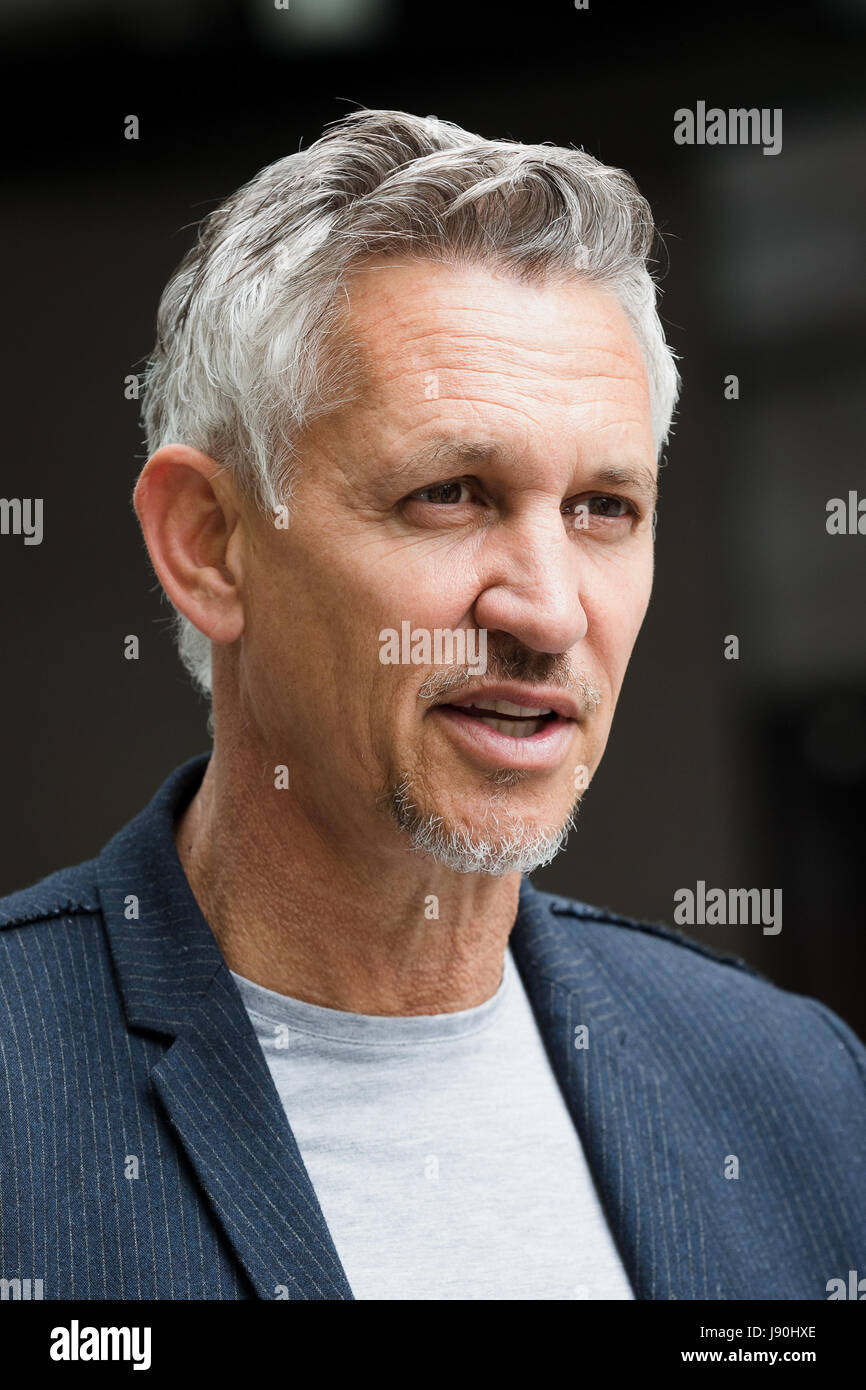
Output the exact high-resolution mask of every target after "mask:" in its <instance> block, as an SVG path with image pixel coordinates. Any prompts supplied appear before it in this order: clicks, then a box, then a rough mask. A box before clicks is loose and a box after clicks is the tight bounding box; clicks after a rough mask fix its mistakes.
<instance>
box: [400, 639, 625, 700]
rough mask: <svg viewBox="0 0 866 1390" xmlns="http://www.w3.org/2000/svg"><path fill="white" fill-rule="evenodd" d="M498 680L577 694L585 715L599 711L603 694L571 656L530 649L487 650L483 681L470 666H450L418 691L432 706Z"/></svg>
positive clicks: (436, 674) (419, 696)
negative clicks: (446, 697)
mask: <svg viewBox="0 0 866 1390" xmlns="http://www.w3.org/2000/svg"><path fill="white" fill-rule="evenodd" d="M495 681H521V682H523V683H524V684H526V685H538V686H548V687H550V686H553V687H555V688H557V689H559V690H562V691H564V692H567V693H568V694H570V695H573V696H574V697H575V699H576V700H577V702H578V705H579V706H580V709H581V711H582V712H583V713H585V714H590V713H592V712H593V711H594V710H596V709H598V706H599V705H600V704H601V698H602V692H601V690H600V689H599V688H598V686H597V685H596V684H595V682H594V681H592V680H591V679H590V678H589V676H587V675H586V673H585V672H583V671H580V670H578V669H577V668H576V667H575V666H574V663H573V662H572V661H571V660H570V659H569V658H568V657H567V656H564V655H562V654H560V653H555V652H534V651H532V650H531V649H530V648H528V647H511V648H509V649H502V648H495V649H492V650H491V647H490V645H489V643H488V648H487V670H486V673H485V675H484V678H483V680H479V679H478V676H477V673H476V672H475V671H473V670H472V668H471V667H469V666H449V667H447V668H446V669H445V670H437V671H432V672H431V673H430V675H429V676H428V677H427V679H426V680H425V681H424V683H423V685H422V686H421V688H420V689H419V691H418V698H419V699H420V700H425V701H427V702H428V703H433V702H435V701H437V700H441V699H442V698H443V697H444V696H445V695H463V694H464V693H469V692H471V691H472V690H476V689H481V688H482V687H483V686H484V685H485V684H492V683H493V682H495Z"/></svg>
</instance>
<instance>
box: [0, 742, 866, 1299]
mask: <svg viewBox="0 0 866 1390" xmlns="http://www.w3.org/2000/svg"><path fill="white" fill-rule="evenodd" d="M206 761H207V758H206V756H204V757H200V758H197V759H193V760H192V761H191V762H189V763H187V764H186V765H185V766H183V767H182V768H179V769H178V770H177V771H176V772H174V773H173V774H172V776H171V777H170V778H169V779H168V781H167V782H166V783H165V784H164V785H163V787H162V788H161V789H160V791H159V792H158V794H157V795H156V797H155V798H154V800H153V801H152V802H151V803H150V805H149V806H148V807H147V808H146V809H145V810H144V811H143V812H142V813H141V814H140V815H139V816H137V817H136V819H135V820H133V821H132V822H131V823H130V824H129V825H128V826H126V828H125V829H123V830H122V831H120V833H119V834H118V835H117V836H115V838H114V839H113V840H111V842H110V843H109V844H108V845H107V847H106V848H105V849H104V850H103V852H102V853H101V854H100V855H99V857H98V858H97V859H95V860H93V861H92V862H90V863H86V864H81V865H78V866H77V867H75V868H71V869H66V870H63V871H61V872H60V873H56V874H52V875H51V876H50V877H49V878H46V879H44V880H43V881H42V882H41V883H38V884H36V885H35V886H34V887H32V888H28V889H25V890H24V891H23V892H20V893H15V894H13V895H12V896H11V897H8V898H5V899H4V900H2V902H0V1279H5V1280H15V1279H21V1280H27V1279H29V1280H31V1281H34V1280H42V1286H41V1287H42V1296H43V1297H44V1298H46V1299H55V1298H72V1299H100V1298H118V1299H239V1298H267V1299H273V1298H291V1299H351V1298H352V1297H353V1294H352V1290H351V1288H350V1286H349V1283H348V1281H347V1278H346V1275H345V1272H344V1270H343V1268H342V1266H341V1263H340V1260H339V1257H338V1255H337V1252H336V1249H335V1247H334V1243H333V1241H332V1239H331V1235H330V1232H329V1230H328V1227H327V1225H326V1223H325V1220H324V1217H323V1215H322V1212H321V1209H320V1207H319V1203H318V1200H317V1198H316V1193H315V1191H314V1190H313V1187H312V1184H311V1182H310V1178H309V1176H308V1174H307V1171H306V1169H305V1167H304V1164H303V1161H302V1159H301V1156H300V1153H299V1150H298V1146H297V1144H296V1142H295V1139H294V1136H293V1134H292V1131H291V1129H290V1127H289V1124H288V1122H287V1120H286V1117H285V1114H284V1112H283V1109H282V1106H281V1104H280V1101H279V1098H278V1096H277V1092H276V1089H275V1087H274V1085H273V1082H272V1080H271V1077H270V1073H269V1071H268V1068H267V1065H266V1063H265V1060H264V1056H263V1054H262V1052H261V1049H260V1047H259V1044H258V1042H257V1040H256V1037H255V1033H254V1031H253V1028H252V1025H251V1024H250V1022H249V1020H248V1018H247V1015H246V1013H245V1011H244V1007H243V1004H242V1002H241V999H240V995H239V994H238V991H237V989H236V987H235V985H234V982H233V980H232V978H231V974H230V972H229V970H228V968H227V966H226V964H225V962H224V960H223V957H222V955H221V953H220V951H219V948H218V946H217V944H216V941H215V938H214V936H213V934H212V932H211V930H210V928H209V926H208V925H207V923H206V921H205V920H204V918H203V917H202V915H201V913H200V911H199V908H198V906H197V904H196V901H195V898H194V897H193V894H192V891H191V889H190V887H189V884H188V882H187V880H186V877H185V875H184V873H183V870H182V868H181V864H180V861H179V859H178V856H177V853H176V851H175V847H174V840H173V834H172V825H173V820H174V817H175V814H176V813H177V811H178V809H179V808H180V807H181V806H182V805H183V804H185V802H186V801H187V800H188V799H189V798H190V797H191V796H192V794H193V793H194V791H195V789H196V787H197V785H198V782H199V780H200V778H201V776H202V774H203V771H204V767H205V764H206ZM136 905H137V912H138V916H137V917H136V916H135V912H136ZM511 942H512V949H513V952H514V957H515V960H516V962H517V966H518V969H519V970H520V973H521V977H522V979H523V981H524V984H525V987H526V990H527V993H528V995H529V999H530V1002H531V1004H532V1008H533V1010H534V1013H535V1017H536V1019H537V1021H538V1026H539V1028H540V1030H541V1033H542V1036H543V1038H544V1041H545V1044H546V1047H547V1050H548V1053H549V1056H550V1060H551V1064H552V1066H553V1068H554V1071H555V1073H556V1075H557V1077H558V1079H559V1083H560V1085H561V1087H562V1090H563V1093H564V1096H565V1099H566V1101H567V1104H568V1107H569V1110H570V1113H571V1115H572V1118H573V1120H574V1124H575V1126H576V1128H577V1130H578V1132H579V1134H580V1138H581V1140H582V1142H583V1145H584V1148H585V1151H586V1155H587V1160H588V1162H589V1165H590V1168H591V1171H592V1174H593V1177H594V1180H595V1183H596V1185H597V1188H598V1192H599V1196H600V1198H601V1201H602V1204H603V1206H604V1209H605V1211H606V1213H607V1218H608V1221H609V1223H610V1227H611V1230H612V1233H613V1235H614V1238H615V1240H616V1243H617V1246H618V1248H619V1251H620V1255H621V1257H622V1260H623V1262H624V1265H625V1268H626V1271H627V1273H628V1275H629V1278H630V1279H631V1282H632V1286H633V1288H634V1290H635V1294H636V1296H637V1297H638V1298H640V1299H753V1298H771V1299H796V1298H804V1299H824V1298H826V1297H827V1291H826V1286H827V1282H828V1280H830V1279H834V1278H840V1277H841V1278H843V1279H847V1275H848V1271H849V1270H851V1269H856V1270H858V1271H859V1273H860V1275H861V1276H862V1275H866V1157H864V1136H866V1089H864V1087H866V1049H864V1047H863V1045H862V1044H861V1043H860V1041H859V1040H858V1039H857V1037H856V1036H855V1035H854V1033H853V1032H852V1031H851V1030H850V1029H849V1028H848V1027H847V1026H846V1025H845V1024H844V1023H843V1022H842V1021H841V1020H840V1019H839V1018H838V1017H837V1016H836V1015H834V1014H833V1013H831V1012H830V1010H829V1009H827V1008H825V1007H824V1006H823V1005H821V1004H819V1003H817V1002H816V1001H815V1000H812V999H807V998H804V997H801V996H798V995H793V994H790V993H787V992H785V991H782V990H780V989H777V988H775V987H774V986H773V985H771V984H770V983H769V982H768V981H766V980H764V979H763V978H762V977H761V976H759V975H757V974H756V973H755V972H754V971H752V970H750V969H749V968H748V967H747V966H745V965H744V964H743V963H742V962H739V961H737V960H735V959H734V958H733V957H723V956H720V955H718V954H717V953H714V952H711V951H709V950H706V949H704V948H703V947H701V946H699V945H696V944H694V943H692V942H690V941H688V940H687V939H686V938H684V937H680V936H679V935H678V934H677V933H674V932H670V931H668V930H667V929H666V928H664V927H659V926H655V925H652V924H648V923H641V922H635V921H631V920H628V919H624V918H621V917H616V916H612V915H611V914H609V913H607V912H604V911H600V910H599V909H597V908H593V907H587V906H585V905H584V904H581V903H576V902H571V901H569V900H566V899H564V898H557V897H552V896H549V895H547V894H544V893H540V892H538V891H537V890H536V889H534V888H533V887H532V886H531V884H530V883H529V881H528V880H526V879H524V881H523V883H522V885H521V893H520V907H519V913H518V917H517V921H516V923H515V926H514V929H513V933H512V938H511ZM580 1024H587V1025H588V1027H589V1046H588V1048H586V1049H577V1048H576V1047H575V1045H574V1043H575V1029H576V1028H577V1027H578V1026H579V1025H580ZM732 1157H735V1158H736V1159H737V1160H738V1162H739V1176H738V1177H736V1178H733V1177H730V1176H726V1166H727V1169H728V1171H729V1172H730V1171H731V1169H732V1168H733V1164H732V1162H731V1160H732ZM382 1219H383V1220H387V1219H388V1214H387V1212H383V1213H382ZM418 1258H419V1259H423V1258H424V1256H423V1251H419V1256H418ZM10 1287H11V1288H12V1291H13V1294H14V1290H15V1286H14V1285H12V1286H8V1285H7V1286H6V1288H7V1290H8V1289H9V1288H10ZM30 1287H31V1288H35V1287H36V1286H35V1285H33V1284H32V1283H31V1286H30ZM31 1296H33V1295H32V1294H31Z"/></svg>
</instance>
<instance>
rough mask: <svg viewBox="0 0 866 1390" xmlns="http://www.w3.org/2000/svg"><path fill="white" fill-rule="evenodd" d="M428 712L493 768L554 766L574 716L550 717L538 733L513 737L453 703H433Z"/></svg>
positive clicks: (563, 752) (562, 752) (568, 741)
mask: <svg viewBox="0 0 866 1390" xmlns="http://www.w3.org/2000/svg"><path fill="white" fill-rule="evenodd" d="M430 713H431V714H432V715H434V716H437V717H438V719H439V720H440V722H441V723H442V725H443V727H444V728H446V729H447V730H448V732H449V734H450V735H451V737H452V738H454V739H456V740H457V741H458V742H459V743H460V744H461V746H462V747H463V748H465V749H466V750H467V751H469V752H470V753H474V754H475V756H476V757H478V758H480V759H481V760H482V761H483V762H486V763H491V764H495V766H496V767H525V768H550V767H556V766H557V765H558V764H559V763H561V762H562V760H563V758H564V757H565V755H566V753H567V752H568V749H569V746H570V744H571V741H572V737H573V735H574V730H575V726H576V721H575V720H574V719H559V718H557V719H551V720H550V721H549V722H548V723H547V724H543V725H542V727H541V728H540V729H539V730H538V733H535V734H529V735H527V737H526V738H514V737H513V735H511V734H501V733H500V732H499V731H498V729H491V727H490V725H489V724H485V723H483V722H482V720H480V719H476V718H475V717H474V716H473V715H471V714H463V713H462V711H461V710H459V709H457V708H456V707H455V706H454V705H434V707H433V709H432V710H431V711H430Z"/></svg>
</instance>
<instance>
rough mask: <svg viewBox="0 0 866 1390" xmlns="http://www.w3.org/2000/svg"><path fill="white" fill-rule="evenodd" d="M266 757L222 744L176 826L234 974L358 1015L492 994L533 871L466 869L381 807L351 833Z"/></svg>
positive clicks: (459, 1004) (442, 1005)
mask: <svg viewBox="0 0 866 1390" xmlns="http://www.w3.org/2000/svg"><path fill="white" fill-rule="evenodd" d="M264 762H265V760H264V759H263V758H262V757H261V756H260V755H257V754H256V755H253V754H252V753H251V752H250V751H249V750H244V749H243V748H242V747H240V746H235V747H233V748H231V747H230V748H226V747H220V746H219V740H217V743H216V745H215V748H214V754H213V756H212V758H211V760H210V763H209V764H208V768H207V771H206V773H205V776H204V780H203V782H202V785H201V787H200V788H199V791H198V792H197V793H196V795H195V797H194V798H193V800H192V801H191V802H190V804H189V806H188V807H187V809H186V811H185V812H184V813H183V815H182V816H181V817H180V819H179V820H178V823H177V826H176V828H175V840H176V844H177V850H178V854H179V856H180V860H181V863H182V865H183V868H184V872H185V873H186V876H187V878H188V880H189V883H190V886H191V887H192V890H193V893H194V894H195V897H196V899H197V901H198V904H199V906H200V907H201V909H202V912H203V913H204V916H205V917H206V919H207V921H208V922H209V924H210V927H211V930H212V931H213V933H214V935H215V937H216V940H217V943H218V945H219V947H220V950H221V951H222V954H223V956H224V958H225V960H226V963H227V964H228V966H229V968H230V969H231V970H233V971H234V972H235V973H236V974H238V975H242V976H244V977H245V978H246V979H249V980H252V981H253V982H254V983H256V984H259V985H263V986H264V987H265V988H266V989H272V990H275V991H277V992H278V993H280V994H286V995H290V996H292V997H293V998H296V999H301V1000H304V1001H305V1002H307V1003H311V1004H318V1005H321V1006H323V1007H325V1008H332V1009H342V1010H347V1011H349V1012H352V1013H363V1014H392V1015H399V1014H434V1013H452V1012H455V1011H457V1010H461V1009H469V1008H474V1007H475V1006H476V1005H478V1004H482V1003H484V1002H485V1000H487V999H489V998H490V997H491V996H492V995H493V994H494V993H495V992H496V990H497V988H498V987H499V983H500V979H501V977H502V967H503V961H504V957H505V950H506V947H507V944H508V937H509V934H510V932H511V928H512V927H513V925H514V920H515V917H516V914H517V899H518V892H519V888H520V875H519V874H516V873H515V874H508V875H504V876H502V877H500V878H493V877H490V876H488V875H484V874H460V873H455V872H454V871H453V870H451V869H448V868H446V867H444V866H443V865H441V864H439V863H438V862H437V861H435V860H433V859H432V858H430V857H429V856H426V855H422V854H418V853H416V852H414V851H413V850H412V849H411V847H410V846H409V844H408V841H406V842H405V843H404V836H403V835H402V833H401V832H399V831H398V830H396V828H395V827H392V825H391V824H390V822H387V823H386V822H384V821H382V820H380V819H379V817H380V816H381V813H376V812H374V811H371V812H370V817H369V825H368V826H367V833H366V835H365V834H364V833H363V831H360V832H359V829H358V827H359V822H358V821H357V820H353V817H352V816H351V815H350V816H347V817H346V818H345V820H344V821H343V822H342V823H343V824H344V825H345V824H347V823H349V822H352V833H351V834H349V835H348V836H344V835H341V834H340V831H339V830H338V829H337V828H336V827H334V829H333V833H331V834H329V833H328V825H327V811H326V812H323V813H322V814H321V815H317V814H315V812H314V811H313V810H307V811H305V809H304V807H303V805H302V801H301V798H300V796H298V795H293V791H292V790H285V791H278V790H275V789H273V779H272V776H271V778H270V780H268V779H267V778H266V779H265V780H264V781H263V773H262V767H263V765H264ZM356 809H357V808H356ZM360 823H361V825H363V815H362V817H361V822H360ZM437 912H438V916H436V915H434V914H435V913H437Z"/></svg>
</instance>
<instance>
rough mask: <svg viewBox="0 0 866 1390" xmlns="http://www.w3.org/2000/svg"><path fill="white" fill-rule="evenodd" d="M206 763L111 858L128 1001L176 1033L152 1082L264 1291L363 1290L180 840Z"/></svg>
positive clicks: (133, 1021) (132, 827) (330, 1295)
mask: <svg viewBox="0 0 866 1390" xmlns="http://www.w3.org/2000/svg"><path fill="white" fill-rule="evenodd" d="M206 763H207V758H206V757H202V758H197V759H194V760H193V761H192V762H190V763H187V764H186V765H185V766H184V767H182V768H179V769H178V770H177V771H176V772H175V773H173V774H172V776H171V777H170V778H169V779H168V781H167V782H166V783H164V785H163V787H162V788H161V789H160V791H159V792H158V794H157V796H156V797H155V798H154V800H153V801H152V802H151V803H150V805H149V806H148V807H146V808H145V810H144V811H142V812H141V814H140V815H139V816H137V817H136V818H135V820H133V821H131V822H130V824H129V825H128V826H126V827H125V829H124V830H122V831H121V832H120V833H119V834H118V835H117V836H115V838H114V839H113V840H112V841H111V842H110V843H109V844H108V845H107V846H106V848H105V850H104V851H103V853H102V855H101V856H100V859H99V884H100V895H101V898H102V904H103V911H104V914H105V922H106V928H107V932H108V937H109V943H110V947H111V951H112V956H113V959H114V963H115V966H116V969H117V973H118V978H119V982H120V988H121V992H122V995H123V1001H124V1007H125V1009H126V1014H127V1018H128V1021H129V1023H130V1025H131V1026H132V1027H133V1028H140V1029H145V1030H148V1031H150V1032H157V1033H160V1034H163V1035H164V1036H166V1037H168V1038H170V1039H172V1041H171V1044H170V1046H169V1047H168V1049H167V1051H166V1052H165V1053H164V1054H163V1056H162V1058H161V1059H160V1061H159V1062H158V1063H157V1064H156V1066H155V1067H154V1068H153V1071H152V1073H151V1079H152V1082H153V1085H154V1088H155V1090H156V1092H157V1094H158V1095H159V1098H160V1100H161V1102H162V1105H163V1106H164V1108H165V1112H166V1114H167V1116H168V1119H169V1121H170V1123H171V1125H172V1128H173V1129H174V1132H175V1134H176V1135H177V1138H178V1140H179V1141H180V1143H181V1145H182V1146H183V1148H184V1150H185V1152H186V1155H187V1157H188V1159H189V1161H190V1163H191V1165H192V1167H193V1169H194V1170H195V1173H196V1175H197V1177H198V1180H199V1182H200V1183H201V1185H202V1187H203V1189H204V1191H205V1192H206V1194H207V1197H208V1199H209V1202H210V1205H211V1207H212V1209H213V1211H214V1213H215V1215H216V1217H217V1219H218V1221H219V1222H220V1225H221V1226H222V1229H223V1231H224V1233H225V1235H226V1238H227V1239H228V1241H229V1243H230V1245H231V1246H232V1248H233V1250H234V1253H235V1255H236V1256H237V1258H238V1260H239V1261H240V1263H241V1265H242V1266H243V1268H244V1270H245V1272H246V1274H247V1275H248V1276H249V1279H250V1280H251V1282H252V1284H253V1287H254V1288H255V1290H256V1293H257V1294H258V1295H259V1297H260V1298H267V1299H275V1298H276V1299H279V1298H289V1299H352V1298H353V1294H352V1290H351V1288H350V1286H349V1282H348V1280H347V1278H346V1274H345V1271H344V1270H343V1267H342V1264H341V1263H340V1259H339V1256H338V1255H337V1251H336V1248H335V1246H334V1243H333V1240H332V1239H331V1234H330V1232H329V1230H328V1227H327V1224H326V1222H325V1218H324V1216H323V1214H322V1210H321V1207H320V1206H319V1202H318V1198H317V1197H316V1194H315V1191H314V1189H313V1185H312V1183H311V1181H310V1178H309V1174H308V1173H307V1170H306V1167H305V1166H304V1162H303V1159H302V1158H301V1154H300V1151H299V1149H298V1145H297V1143H296V1141H295V1138H294V1135H293V1134H292V1132H291V1129H290V1127H289V1124H288V1122H287V1120H286V1116H285V1112H284V1110H283V1107H282V1105H281V1103H280V1100H279V1096H278V1095H277V1091H276V1088H275V1086H274V1084H273V1081H272V1079H271V1075H270V1072H269V1071H268V1067H267V1063H266V1062H265V1059H264V1055H263V1053H262V1050H261V1048H260V1046H259V1043H258V1040H257V1038H256V1035H255V1031H254V1029H253V1027H252V1024H251V1023H250V1021H249V1018H248V1016H247V1013H246V1010H245V1009H244V1006H243V1002H242V1000H241V998H240V995H239V993H238V991H237V989H236V987H235V984H234V981H233V980H232V977H231V973H230V971H229V969H228V967H227V966H226V964H225V961H224V960H223V957H222V953H221V952H220V950H219V947H218V945H217V943H216V940H215V938H214V936H213V933H212V932H211V929H210V927H209V926H208V924H207V922H206V921H205V919H204V917H203V916H202V914H201V911H200V909H199V907H198V904H197V902H196V900H195V897H194V896H193V893H192V890H191V888H190V886H189V883H188V881H187V879H186V875H185V874H184V872H183V868H182V866H181V864H180V860H179V859H178V856H177V851H176V849H175V845H174V836H173V819H174V812H175V809H176V807H177V806H180V805H182V804H184V803H185V801H186V800H188V799H189V797H190V796H191V795H192V792H193V790H194V789H195V787H196V786H197V785H198V782H199V781H200V779H201V777H202V775H203V772H204V768H205V765H206ZM136 914H137V915H136Z"/></svg>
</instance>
